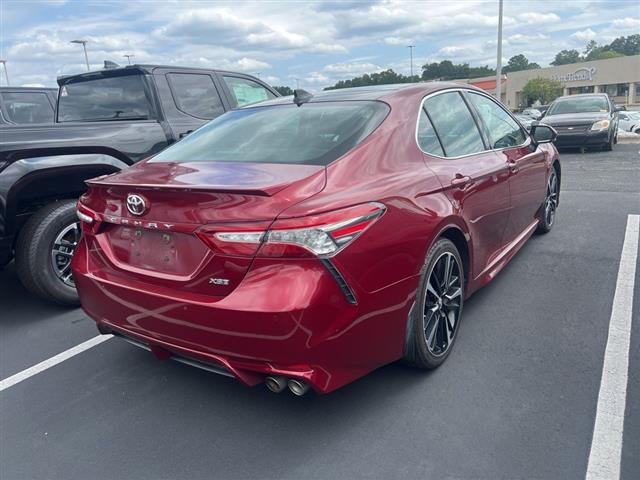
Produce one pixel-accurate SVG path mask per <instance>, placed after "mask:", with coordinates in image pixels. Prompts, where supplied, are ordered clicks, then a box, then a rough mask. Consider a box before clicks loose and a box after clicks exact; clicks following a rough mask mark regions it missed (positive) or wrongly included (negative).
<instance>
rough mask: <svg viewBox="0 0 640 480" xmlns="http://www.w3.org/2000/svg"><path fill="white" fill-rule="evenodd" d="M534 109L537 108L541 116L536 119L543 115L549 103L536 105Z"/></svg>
mask: <svg viewBox="0 0 640 480" xmlns="http://www.w3.org/2000/svg"><path fill="white" fill-rule="evenodd" d="M536 110H538V111H539V112H540V115H541V116H540V117H539V118H538V119H540V118H542V117H544V115H545V113H547V110H549V105H538V106H537V107H536Z"/></svg>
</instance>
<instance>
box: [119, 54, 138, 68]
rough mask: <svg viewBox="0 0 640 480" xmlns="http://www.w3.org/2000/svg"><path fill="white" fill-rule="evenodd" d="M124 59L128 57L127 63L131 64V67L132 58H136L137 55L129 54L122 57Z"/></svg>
mask: <svg viewBox="0 0 640 480" xmlns="http://www.w3.org/2000/svg"><path fill="white" fill-rule="evenodd" d="M122 56H123V57H127V61H128V62H129V65H131V57H135V55H133V54H127V55H122Z"/></svg>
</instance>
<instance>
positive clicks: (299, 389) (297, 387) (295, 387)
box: [287, 378, 309, 397]
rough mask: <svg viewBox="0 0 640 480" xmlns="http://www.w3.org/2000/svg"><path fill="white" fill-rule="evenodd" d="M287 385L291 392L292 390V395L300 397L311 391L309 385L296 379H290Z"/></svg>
mask: <svg viewBox="0 0 640 480" xmlns="http://www.w3.org/2000/svg"><path fill="white" fill-rule="evenodd" d="M287 385H288V386H289V390H291V393H293V394H294V395H297V396H299V397H301V396H302V395H304V394H305V393H307V392H308V391H309V385H308V384H307V383H305V382H303V381H301V380H296V379H294V378H292V379H290V380H289V381H288V382H287Z"/></svg>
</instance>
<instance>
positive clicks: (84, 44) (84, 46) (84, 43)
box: [70, 40, 90, 72]
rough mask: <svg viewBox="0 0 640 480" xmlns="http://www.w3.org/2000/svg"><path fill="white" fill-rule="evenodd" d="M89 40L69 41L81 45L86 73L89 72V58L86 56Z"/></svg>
mask: <svg viewBox="0 0 640 480" xmlns="http://www.w3.org/2000/svg"><path fill="white" fill-rule="evenodd" d="M88 41H89V40H71V42H70V43H78V44H80V45H82V48H83V49H84V61H85V62H86V63H87V72H88V71H89V70H90V69H89V56H88V55H87V42H88Z"/></svg>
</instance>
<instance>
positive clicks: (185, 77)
mask: <svg viewBox="0 0 640 480" xmlns="http://www.w3.org/2000/svg"><path fill="white" fill-rule="evenodd" d="M156 84H157V85H158V91H159V93H160V95H161V97H162V98H163V107H164V113H165V117H166V120H167V121H168V123H169V126H170V127H171V130H172V131H173V134H174V137H175V138H176V139H177V140H178V139H180V138H182V137H184V136H185V135H188V134H189V133H191V132H192V131H194V130H196V129H197V128H199V127H201V126H202V125H204V124H205V123H207V122H208V121H209V120H212V119H214V118H216V117H218V116H220V115H222V114H223V113H224V112H225V107H224V104H223V102H222V98H221V97H220V93H219V91H218V88H217V86H216V83H215V81H214V78H213V76H212V75H211V74H210V73H208V72H189V71H168V72H166V73H164V75H156ZM161 84H164V85H163V86H164V88H162V87H161V86H160V85H161ZM163 90H164V92H163ZM165 92H166V93H165ZM167 93H168V96H167ZM171 99H173V102H172V101H171Z"/></svg>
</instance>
